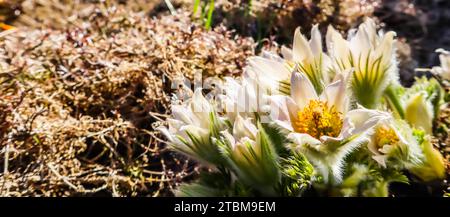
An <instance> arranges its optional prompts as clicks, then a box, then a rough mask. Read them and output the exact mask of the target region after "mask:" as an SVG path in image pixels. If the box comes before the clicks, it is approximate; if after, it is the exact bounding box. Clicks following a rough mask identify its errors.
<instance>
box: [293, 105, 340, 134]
mask: <svg viewBox="0 0 450 217" xmlns="http://www.w3.org/2000/svg"><path fill="white" fill-rule="evenodd" d="M297 115H298V120H297V121H294V122H293V123H292V126H293V128H294V130H295V132H298V133H306V134H309V135H310V136H312V137H314V138H317V139H319V138H320V137H321V136H331V137H337V136H338V135H339V133H340V132H341V129H342V124H343V120H342V114H341V113H340V112H338V111H337V110H336V107H335V106H331V107H329V106H328V104H327V103H326V102H322V101H320V100H311V101H309V104H308V105H307V106H306V107H305V108H304V109H303V110H301V111H299V112H298V114H297Z"/></svg>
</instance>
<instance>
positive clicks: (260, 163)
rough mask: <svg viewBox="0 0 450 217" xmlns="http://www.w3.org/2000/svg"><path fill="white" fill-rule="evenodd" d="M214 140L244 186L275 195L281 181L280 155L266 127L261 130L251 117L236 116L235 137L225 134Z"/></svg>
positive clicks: (226, 132)
mask: <svg viewBox="0 0 450 217" xmlns="http://www.w3.org/2000/svg"><path fill="white" fill-rule="evenodd" d="M221 134H222V137H221V139H214V141H215V142H216V143H217V144H218V146H219V147H221V148H222V151H223V153H224V155H225V156H226V158H227V159H228V160H229V164H230V165H231V166H232V168H233V169H234V171H235V172H236V173H237V176H238V177H239V178H240V180H241V181H243V182H244V183H246V184H248V185H251V186H253V187H254V188H256V189H259V190H260V191H261V192H264V193H266V194H267V195H271V194H274V188H273V187H275V186H276V184H277V183H278V181H279V175H280V174H279V169H278V167H277V164H276V163H277V159H276V153H275V150H274V149H273V147H272V146H271V144H270V142H269V139H268V138H267V135H266V134H265V132H264V130H263V129H262V128H259V129H258V128H257V127H256V126H255V125H254V124H253V123H252V120H251V119H250V118H246V119H244V118H242V117H241V116H240V115H238V116H237V117H236V120H235V122H234V124H233V130H232V134H230V133H229V132H228V131H222V132H221Z"/></svg>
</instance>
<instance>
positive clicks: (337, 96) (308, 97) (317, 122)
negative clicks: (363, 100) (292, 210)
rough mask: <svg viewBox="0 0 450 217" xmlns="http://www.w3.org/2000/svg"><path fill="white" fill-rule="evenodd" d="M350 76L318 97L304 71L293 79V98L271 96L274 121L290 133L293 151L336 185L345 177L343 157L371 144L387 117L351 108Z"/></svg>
mask: <svg viewBox="0 0 450 217" xmlns="http://www.w3.org/2000/svg"><path fill="white" fill-rule="evenodd" d="M350 76H351V73H349V72H347V73H340V74H338V75H337V77H336V78H335V81H334V82H333V83H331V84H329V85H328V86H326V87H325V88H324V91H323V93H322V94H321V95H317V93H316V90H315V89H314V87H313V84H312V83H311V81H310V80H309V79H308V78H307V76H305V75H304V74H303V73H302V72H295V73H293V74H292V77H291V95H290V96H279V95H278V96H272V97H271V100H272V103H271V106H272V109H271V111H272V112H274V113H273V114H272V118H273V119H274V122H275V123H276V124H278V125H279V126H280V127H282V128H284V129H286V130H287V131H288V133H289V134H288V138H290V139H291V140H292V144H293V145H292V146H291V147H290V148H291V149H293V150H295V151H299V152H301V153H303V154H305V155H306V157H307V158H308V159H309V160H311V162H312V163H313V164H315V166H316V167H317V169H318V170H319V172H320V173H321V175H322V176H323V178H324V181H325V182H327V183H331V184H336V183H338V182H340V181H341V178H342V171H341V167H342V163H343V159H344V157H345V156H346V155H347V154H348V153H349V152H351V151H352V150H353V149H354V148H356V147H358V146H359V145H361V144H363V143H366V142H368V135H369V134H370V133H371V129H372V127H373V126H375V125H376V124H377V123H378V121H379V120H382V119H384V118H386V117H387V114H386V113H384V112H380V111H376V110H370V109H365V108H362V107H360V108H357V109H350V108H349V104H348V102H349V99H348V98H349V96H350V94H348V92H347V90H348V89H347V81H348V79H349V77H350Z"/></svg>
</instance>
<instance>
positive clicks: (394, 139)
mask: <svg viewBox="0 0 450 217" xmlns="http://www.w3.org/2000/svg"><path fill="white" fill-rule="evenodd" d="M374 141H375V144H376V145H377V147H378V148H382V147H383V146H384V145H389V144H396V143H398V142H399V141H400V140H399V138H398V136H397V133H395V131H394V129H392V128H390V127H385V126H381V127H378V128H377V129H376V130H375V139H374Z"/></svg>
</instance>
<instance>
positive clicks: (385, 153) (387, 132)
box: [368, 118, 423, 169]
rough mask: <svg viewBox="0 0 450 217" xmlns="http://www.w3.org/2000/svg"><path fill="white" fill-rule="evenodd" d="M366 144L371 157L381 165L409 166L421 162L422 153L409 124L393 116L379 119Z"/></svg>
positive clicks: (400, 167)
mask: <svg viewBox="0 0 450 217" xmlns="http://www.w3.org/2000/svg"><path fill="white" fill-rule="evenodd" d="M374 131H375V132H374V134H373V135H372V136H371V139H370V142H369V144H368V148H369V150H370V151H371V152H372V154H373V155H372V158H373V159H374V160H375V161H376V162H378V163H379V164H380V165H381V166H382V167H387V166H391V167H396V168H399V169H402V168H411V167H413V166H416V165H418V164H420V163H421V160H422V157H423V154H422V152H421V150H420V146H419V144H418V141H417V139H416V138H415V137H414V135H413V131H412V129H411V128H410V127H409V125H408V124H407V123H406V122H404V121H401V120H394V119H393V118H389V119H385V120H383V121H381V122H380V123H379V124H378V125H377V126H376V127H375V130H374Z"/></svg>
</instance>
